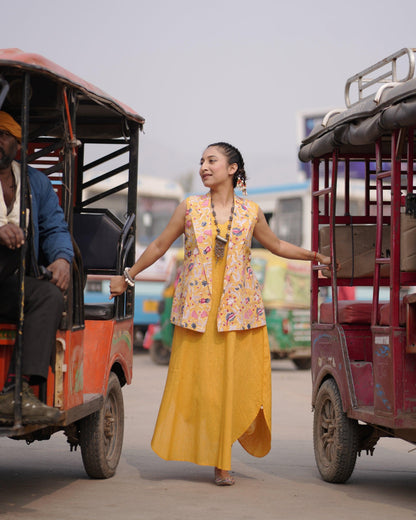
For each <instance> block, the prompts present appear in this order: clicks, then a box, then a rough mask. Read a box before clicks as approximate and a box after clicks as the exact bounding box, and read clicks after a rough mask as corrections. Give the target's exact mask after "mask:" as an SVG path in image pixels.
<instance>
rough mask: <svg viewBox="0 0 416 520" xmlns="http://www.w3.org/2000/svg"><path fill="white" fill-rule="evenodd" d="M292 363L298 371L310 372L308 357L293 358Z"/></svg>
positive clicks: (309, 359)
mask: <svg viewBox="0 0 416 520" xmlns="http://www.w3.org/2000/svg"><path fill="white" fill-rule="evenodd" d="M292 361H293V363H294V364H295V366H296V368H298V369H299V370H310V368H311V358H310V357H302V358H294V359H292Z"/></svg>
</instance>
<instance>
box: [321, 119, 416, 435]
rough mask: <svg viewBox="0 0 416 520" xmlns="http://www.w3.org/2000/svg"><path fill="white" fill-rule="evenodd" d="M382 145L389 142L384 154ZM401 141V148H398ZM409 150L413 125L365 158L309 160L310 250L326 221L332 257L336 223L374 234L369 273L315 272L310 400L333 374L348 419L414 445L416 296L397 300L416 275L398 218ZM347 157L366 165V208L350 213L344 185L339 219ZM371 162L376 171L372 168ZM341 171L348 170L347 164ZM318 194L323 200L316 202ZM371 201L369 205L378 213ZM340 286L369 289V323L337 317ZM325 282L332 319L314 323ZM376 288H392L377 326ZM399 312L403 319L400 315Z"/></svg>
mask: <svg viewBox="0 0 416 520" xmlns="http://www.w3.org/2000/svg"><path fill="white" fill-rule="evenodd" d="M386 142H388V143H389V151H388V152H386ZM404 142H405V143H406V146H403V143H404ZM413 149H414V132H413V129H409V130H408V129H405V130H399V129H396V130H393V131H392V133H391V135H389V136H386V137H383V142H381V140H379V141H377V142H376V143H374V146H373V152H372V153H371V152H369V149H368V147H367V149H366V153H365V155H360V153H357V152H356V153H355V154H354V152H352V151H351V150H349V153H348V154H344V155H343V154H342V152H340V151H336V152H334V153H333V154H332V156H326V157H323V158H322V159H315V160H314V168H313V177H312V192H313V195H312V196H313V200H312V208H313V223H312V248H313V249H318V248H319V246H320V244H319V229H320V227H322V226H324V225H325V226H330V228H331V237H332V238H331V244H330V246H331V254H332V255H335V257H336V240H335V233H336V227H338V226H354V225H355V224H357V225H358V224H367V225H369V226H371V225H372V226H375V227H376V229H377V232H376V243H375V253H374V276H373V277H364V278H354V277H353V276H352V277H348V278H345V277H344V278H340V277H338V276H337V273H336V270H333V274H332V277H331V278H323V277H322V276H321V275H320V273H319V271H318V270H314V271H313V275H312V299H311V319H312V381H313V393H312V402H313V404H315V400H316V397H317V394H318V391H319V388H320V386H321V385H322V383H323V381H324V380H325V379H326V378H328V377H332V378H334V380H335V381H336V383H337V386H338V388H339V391H340V394H341V397H342V403H343V408H344V411H345V412H346V413H347V415H348V417H350V418H352V419H357V420H360V421H363V422H365V423H367V424H370V425H373V426H376V427H379V428H382V429H385V431H386V432H387V434H388V435H391V436H397V437H401V438H404V439H406V440H410V441H415V442H416V349H415V325H416V321H415V316H416V315H415V304H416V303H415V302H416V299H415V298H414V297H413V298H412V297H411V296H408V297H405V298H404V299H403V296H402V293H403V289H404V288H406V290H409V288H410V289H412V287H413V286H414V285H415V284H416V273H415V272H414V271H410V272H409V271H406V272H403V271H401V268H400V266H401V251H403V248H402V249H401V240H402V236H401V229H400V228H401V215H402V214H403V213H404V212H405V195H406V194H408V193H411V194H412V193H413V190H414V185H413V177H414V174H415V171H414V163H413ZM399 150H400V153H399ZM350 160H355V161H358V160H360V161H362V162H363V163H365V164H366V182H365V190H366V193H365V197H363V200H365V212H364V213H363V215H361V216H354V215H351V214H350V209H349V201H348V198H349V191H348V187H345V188H344V193H345V211H344V215H343V216H339V217H338V216H336V215H335V208H334V203H335V201H336V194H337V187H338V186H337V185H338V184H339V183H340V182H343V183H346V184H348V183H349V179H348V175H345V177H344V176H343V177H342V179H340V178H339V177H338V167H339V163H340V162H343V163H344V164H346V163H347V162H348V161H350ZM321 163H323V165H324V166H322V165H321ZM330 164H332V176H331V180H330V178H329V165H330ZM374 165H376V166H379V169H378V170H377V168H376V169H375V170H371V168H374ZM381 165H383V167H381ZM387 165H388V166H387ZM322 170H323V171H324V175H322ZM345 170H346V171H347V172H348V167H346V168H345ZM404 178H405V180H404ZM322 184H323V186H322ZM374 193H375V196H374ZM321 197H324V198H325V199H326V200H325V203H324V204H321V206H319V199H320V198H321ZM371 206H375V208H376V212H374V210H372V209H371ZM322 208H324V210H323V211H322ZM374 213H375V214H374ZM415 222H416V221H415ZM383 224H384V225H388V226H389V227H390V243H389V244H382V229H383ZM382 246H384V248H385V247H386V246H387V249H388V251H389V254H390V256H389V257H388V258H385V257H383V256H382ZM384 265H387V266H388V275H387V276H386V275H383V276H382V275H381V267H382V266H384ZM342 285H353V286H366V285H367V286H373V301H372V302H369V304H368V305H369V306H370V310H371V320H368V323H345V322H344V323H343V322H342V320H340V313H339V308H338V305H339V304H338V298H337V287H339V286H342ZM323 286H330V287H331V292H332V302H333V305H332V307H333V310H332V317H333V320H332V323H330V324H328V323H320V309H319V308H318V292H319V288H320V287H323ZM382 286H387V287H389V288H390V291H389V294H390V297H389V302H388V303H389V306H388V308H386V309H384V316H385V318H384V322H383V323H381V321H380V314H381V312H380V306H381V302H380V301H379V288H380V287H382ZM361 304H362V302H361ZM403 310H404V312H403ZM403 314H404V315H405V316H404V319H403V318H401V316H402V315H403Z"/></svg>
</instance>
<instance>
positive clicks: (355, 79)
mask: <svg viewBox="0 0 416 520" xmlns="http://www.w3.org/2000/svg"><path fill="white" fill-rule="evenodd" d="M415 52H416V49H414V48H409V47H405V48H403V49H401V50H399V51H397V52H395V53H394V54H391V55H390V56H388V57H387V58H384V59H383V60H381V61H378V62H377V63H375V64H374V65H371V66H370V67H367V68H366V69H364V70H362V71H361V72H358V73H357V74H354V76H351V77H350V78H348V79H347V82H346V84H345V92H344V97H345V104H346V106H347V107H348V108H349V107H351V106H353V105H355V104H356V103H358V102H359V101H361V100H362V99H363V97H364V96H363V93H364V90H365V89H367V88H369V87H371V86H373V85H376V84H378V83H387V84H390V83H392V82H393V83H404V82H405V81H408V80H409V79H411V78H413V75H414V72H415ZM406 55H407V57H408V59H409V70H408V72H407V75H406V76H405V77H403V78H401V79H399V78H398V77H397V60H398V59H399V58H401V57H402V56H406ZM389 64H391V70H389V71H387V72H383V73H380V74H379V75H377V76H374V77H368V74H371V73H372V72H375V71H377V70H379V69H381V68H382V67H385V66H386V65H389ZM354 83H357V85H358V101H356V102H355V103H351V100H350V89H351V85H352V84H354Z"/></svg>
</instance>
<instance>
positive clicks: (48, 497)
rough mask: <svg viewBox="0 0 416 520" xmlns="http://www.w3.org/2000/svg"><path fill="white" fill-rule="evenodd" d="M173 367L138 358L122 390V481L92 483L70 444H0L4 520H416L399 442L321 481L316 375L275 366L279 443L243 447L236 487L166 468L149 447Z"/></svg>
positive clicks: (414, 455) (411, 481) (238, 451)
mask: <svg viewBox="0 0 416 520" xmlns="http://www.w3.org/2000/svg"><path fill="white" fill-rule="evenodd" d="M166 372H167V368H166V367H161V366H157V365H155V364H153V363H152V361H151V360H150V357H149V356H148V355H147V353H140V354H136V355H135V360H134V382H133V384H132V385H131V386H129V387H127V388H125V389H124V400H125V416H126V417H125V429H126V431H125V438H124V447H123V453H122V456H121V460H120V464H119V467H118V470H117V473H116V475H115V476H114V477H113V478H111V479H109V480H99V481H98V480H91V479H89V478H88V477H87V476H86V474H85V472H84V469H83V465H82V460H81V454H80V452H79V451H77V452H72V453H71V452H70V451H69V446H68V445H67V444H66V437H65V436H64V435H63V434H62V433H57V434H55V435H54V436H53V437H52V439H51V440H49V441H44V442H36V443H34V444H32V445H30V446H28V445H26V444H25V443H24V442H22V441H14V440H11V439H4V438H1V439H0V453H1V461H2V463H1V468H0V520H3V519H4V520H6V519H13V520H19V519H26V520H37V519H42V520H49V519H54V520H67V519H77V520H84V519H85V520H94V519H100V520H104V519H105V520H107V519H117V520H130V519H135V520H141V519H143V520H144V519H146V520H156V519H157V520H159V519H160V520H162V519H163V520H176V519H178V520H179V519H180V520H187V519H194V518H195V519H198V520H205V519H218V520H220V519H222V518H226V519H230V520H233V519H238V520H245V519H273V520H280V519H284V520H290V519H302V520H309V519H311V520H314V519H322V520H326V519H334V518H335V519H337V520H342V519H355V518H366V519H378V520H379V519H385V518H389V519H396V518H397V519H399V518H400V520H404V519H414V518H416V478H415V477H416V471H415V467H416V451H411V450H412V449H413V446H412V445H411V444H408V443H405V442H403V441H400V440H391V439H384V440H382V441H380V442H379V444H378V445H377V447H376V450H375V453H374V456H373V457H370V456H366V455H363V456H362V457H361V458H359V459H358V461H357V465H356V468H355V471H354V473H353V475H352V477H351V479H350V480H349V481H348V483H346V484H338V485H335V484H328V483H325V482H323V481H322V480H321V479H320V477H319V474H318V471H317V469H316V466H315V460H314V454H313V447H312V420H313V414H312V412H311V406H310V387H311V384H310V374H309V372H307V371H299V370H296V369H295V368H294V367H293V365H292V363H291V362H290V361H273V362H272V380H273V442H272V450H271V452H270V454H269V455H267V456H266V457H265V458H263V459H257V458H254V457H251V456H250V455H248V454H247V453H246V452H244V450H243V449H242V448H241V447H240V446H239V445H238V444H236V445H235V446H234V448H233V472H234V476H235V478H236V480H237V482H236V485H235V486H233V487H229V488H219V487H217V486H215V485H214V484H213V469H212V468H208V467H200V466H196V465H193V464H189V463H182V462H166V461H164V460H161V459H159V458H158V457H157V456H156V455H155V454H154V453H153V452H152V450H151V448H150V440H151V437H152V433H153V427H154V423H155V420H156V415H157V411H158V406H159V402H160V398H161V395H162V392H163V385H164V381H165V377H166Z"/></svg>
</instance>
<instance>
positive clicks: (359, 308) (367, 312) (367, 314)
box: [319, 300, 372, 324]
mask: <svg viewBox="0 0 416 520" xmlns="http://www.w3.org/2000/svg"><path fill="white" fill-rule="evenodd" d="M371 306H372V304H371V302H364V301H358V302H357V301H349V300H341V301H339V302H338V320H339V322H340V323H348V324H370V323H371ZM319 322H320V323H333V318H332V302H326V303H322V304H321V308H320V318H319Z"/></svg>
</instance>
